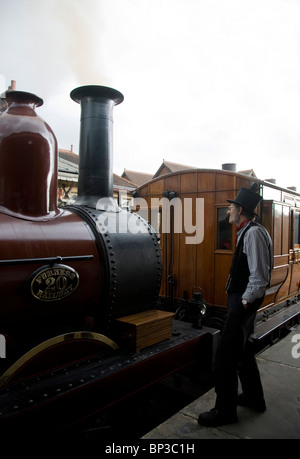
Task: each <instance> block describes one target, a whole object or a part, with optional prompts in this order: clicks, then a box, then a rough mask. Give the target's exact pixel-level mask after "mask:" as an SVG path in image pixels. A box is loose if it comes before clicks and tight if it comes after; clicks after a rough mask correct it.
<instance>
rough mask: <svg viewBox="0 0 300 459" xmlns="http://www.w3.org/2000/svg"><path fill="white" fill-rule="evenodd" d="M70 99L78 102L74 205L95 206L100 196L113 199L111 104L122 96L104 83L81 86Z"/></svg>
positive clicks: (118, 101)
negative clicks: (76, 168) (101, 84)
mask: <svg viewBox="0 0 300 459" xmlns="http://www.w3.org/2000/svg"><path fill="white" fill-rule="evenodd" d="M70 96H71V98H72V99H73V100H74V101H75V102H78V103H80V105H81V120H80V144H79V177H78V198H77V200H76V203H75V204H76V205H86V206H89V207H93V208H95V207H96V204H97V201H98V200H99V199H100V198H104V197H105V198H106V197H108V198H111V200H112V199H113V170H112V167H113V157H112V140H113V129H112V126H113V117H112V112H113V107H114V105H118V104H120V103H121V102H122V101H123V99H124V96H123V94H121V93H120V92H119V91H116V90H115V89H112V88H108V87H106V86H81V87H79V88H76V89H74V90H73V91H72V92H71V94H70Z"/></svg>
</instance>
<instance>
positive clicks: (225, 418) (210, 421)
mask: <svg viewBox="0 0 300 459" xmlns="http://www.w3.org/2000/svg"><path fill="white" fill-rule="evenodd" d="M237 421H238V418H237V415H236V414H227V413H223V412H222V411H219V410H216V409H215V408H213V409H212V410H210V411H206V412H205V413H202V414H200V415H199V418H198V424H200V425H201V426H206V427H217V426H222V425H225V424H234V423H235V422H237Z"/></svg>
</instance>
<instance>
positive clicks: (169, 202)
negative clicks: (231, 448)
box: [96, 195, 204, 244]
mask: <svg viewBox="0 0 300 459" xmlns="http://www.w3.org/2000/svg"><path fill="white" fill-rule="evenodd" d="M125 196H126V195H125ZM123 197H124V195H123ZM127 203H129V204H127V206H128V207H129V209H130V210H132V212H133V213H127V212H123V213H122V212H118V211H117V207H118V206H117V205H112V202H111V201H108V200H107V198H101V199H99V200H98V202H97V206H96V208H97V209H100V210H103V212H102V213H101V214H100V215H99V216H98V218H97V222H96V223H97V229H98V231H99V232H101V233H105V232H106V231H109V232H110V233H126V232H130V233H132V234H136V233H142V232H147V231H148V228H147V226H145V225H144V224H143V221H141V219H138V218H137V217H136V216H140V217H142V218H143V219H144V220H146V221H148V222H149V223H150V224H151V226H152V227H153V230H154V231H155V232H156V233H157V234H165V233H171V232H173V233H184V234H185V235H186V236H185V243H186V244H201V242H203V239H204V198H183V199H180V198H178V197H173V199H168V198H167V197H162V198H151V200H150V206H149V204H148V202H147V201H146V199H144V198H139V197H138V198H134V200H133V201H131V202H130V201H127Z"/></svg>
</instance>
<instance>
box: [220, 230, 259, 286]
mask: <svg viewBox="0 0 300 459" xmlns="http://www.w3.org/2000/svg"><path fill="white" fill-rule="evenodd" d="M252 226H257V224H256V223H255V222H250V223H249V225H248V226H247V228H246V229H245V230H244V232H243V234H242V235H241V237H240V239H239V242H238V245H237V246H236V249H235V252H234V255H233V260H232V264H231V268H230V274H229V278H228V281H227V285H226V291H227V293H244V291H245V290H246V287H247V284H248V280H249V275H250V271H249V267H248V261H247V256H246V255H245V254H244V253H243V245H244V237H245V234H246V233H247V231H248V229H249V228H251V227H252Z"/></svg>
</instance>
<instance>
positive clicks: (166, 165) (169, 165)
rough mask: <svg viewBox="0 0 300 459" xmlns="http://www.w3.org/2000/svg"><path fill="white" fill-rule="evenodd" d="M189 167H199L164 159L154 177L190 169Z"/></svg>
mask: <svg viewBox="0 0 300 459" xmlns="http://www.w3.org/2000/svg"><path fill="white" fill-rule="evenodd" d="M164 169H165V170H164ZM188 169H197V168H196V167H195V166H187V165H185V164H178V163H173V162H171V161H165V160H163V162H162V164H161V166H160V167H159V169H158V170H157V171H156V173H155V174H154V175H153V178H155V177H158V176H159V175H164V174H169V173H171V172H177V171H182V170H188ZM161 172H163V174H162V173H161Z"/></svg>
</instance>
